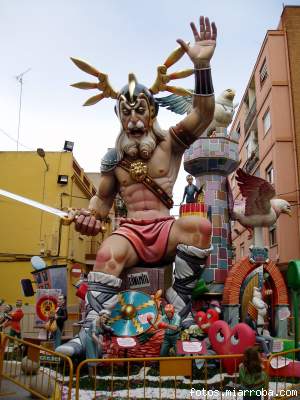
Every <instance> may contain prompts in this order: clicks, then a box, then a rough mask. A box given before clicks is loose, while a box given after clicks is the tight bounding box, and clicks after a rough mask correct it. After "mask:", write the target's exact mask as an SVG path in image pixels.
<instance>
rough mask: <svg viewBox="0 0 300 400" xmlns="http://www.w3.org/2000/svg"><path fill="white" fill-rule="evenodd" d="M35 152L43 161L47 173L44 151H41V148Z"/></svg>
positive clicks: (47, 166)
mask: <svg viewBox="0 0 300 400" xmlns="http://www.w3.org/2000/svg"><path fill="white" fill-rule="evenodd" d="M36 152H37V154H38V155H39V156H40V157H41V158H42V159H43V161H44V163H45V165H46V168H47V171H48V170H49V165H48V164H47V163H46V160H45V155H46V153H45V150H44V149H41V148H38V149H37V150H36Z"/></svg>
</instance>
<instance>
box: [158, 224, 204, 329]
mask: <svg viewBox="0 0 300 400" xmlns="http://www.w3.org/2000/svg"><path fill="white" fill-rule="evenodd" d="M211 232H212V227H211V223H210V222H209V221H208V220H207V219H205V218H200V217H194V216H189V217H183V218H179V219H178V220H177V221H175V222H174V224H173V226H172V228H171V231H170V236H169V241H168V248H167V251H168V255H169V254H175V252H176V258H175V271H174V275H175V281H174V284H173V286H172V287H170V288H169V289H168V290H167V293H166V297H167V300H168V301H169V302H170V303H172V304H174V306H175V309H176V312H178V313H179V314H180V316H181V318H182V325H183V327H188V326H190V325H191V324H193V323H194V321H193V317H192V314H191V295H192V290H193V288H194V287H195V285H196V283H197V281H198V279H199V278H200V276H201V273H202V271H203V268H204V266H205V261H206V257H207V256H208V255H209V253H210V251H211Z"/></svg>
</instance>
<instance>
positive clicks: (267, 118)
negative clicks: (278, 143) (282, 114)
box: [263, 109, 271, 135]
mask: <svg viewBox="0 0 300 400" xmlns="http://www.w3.org/2000/svg"><path fill="white" fill-rule="evenodd" d="M263 125H264V134H265V135H266V133H267V132H268V130H269V129H270V127H271V115H270V110H269V109H268V110H267V111H266V112H265V114H264V116H263Z"/></svg>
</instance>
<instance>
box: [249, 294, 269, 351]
mask: <svg viewBox="0 0 300 400" xmlns="http://www.w3.org/2000/svg"><path fill="white" fill-rule="evenodd" d="M252 304H253V306H254V307H255V308H256V310H257V318H256V319H253V318H251V317H250V315H248V316H247V317H246V320H245V322H246V323H247V324H248V325H249V326H250V328H252V329H253V330H254V331H255V333H256V341H257V342H258V343H260V344H261V346H262V349H263V352H264V353H265V355H266V357H269V356H270V354H271V353H272V350H273V338H272V336H271V335H270V333H269V331H268V330H267V329H265V316H266V315H267V310H268V305H267V304H266V303H265V302H264V301H263V299H262V294H261V291H260V290H259V289H258V288H257V287H254V288H253V297H252Z"/></svg>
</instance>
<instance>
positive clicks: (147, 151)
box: [116, 119, 166, 160]
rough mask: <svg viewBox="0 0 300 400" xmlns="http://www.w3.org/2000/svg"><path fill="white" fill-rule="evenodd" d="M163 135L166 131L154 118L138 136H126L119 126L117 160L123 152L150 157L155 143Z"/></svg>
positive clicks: (162, 137)
mask: <svg viewBox="0 0 300 400" xmlns="http://www.w3.org/2000/svg"><path fill="white" fill-rule="evenodd" d="M165 136H166V132H165V131H163V130H162V129H161V128H160V126H159V124H158V122H157V120H156V119H155V120H154V121H153V125H152V128H150V129H149V130H148V132H146V133H145V134H144V135H143V136H142V137H139V138H134V137H128V135H127V133H126V132H125V131H124V130H123V129H122V128H121V131H120V133H119V136H118V137H117V140H116V150H117V154H118V156H117V157H118V160H121V159H122V158H123V156H124V154H127V155H129V156H130V157H132V158H138V157H140V158H143V159H144V160H148V159H150V158H151V156H152V154H153V152H154V150H155V148H156V146H157V144H158V143H159V142H161V141H162V140H165Z"/></svg>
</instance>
